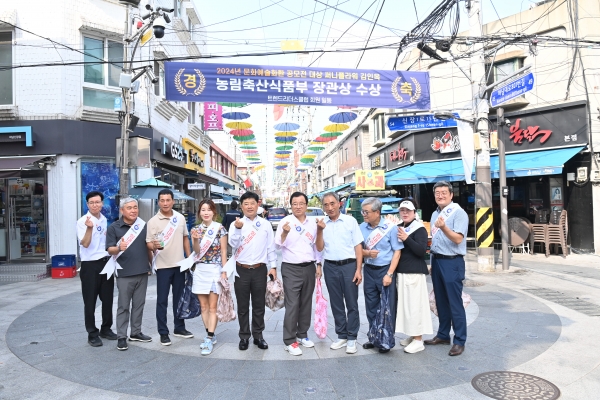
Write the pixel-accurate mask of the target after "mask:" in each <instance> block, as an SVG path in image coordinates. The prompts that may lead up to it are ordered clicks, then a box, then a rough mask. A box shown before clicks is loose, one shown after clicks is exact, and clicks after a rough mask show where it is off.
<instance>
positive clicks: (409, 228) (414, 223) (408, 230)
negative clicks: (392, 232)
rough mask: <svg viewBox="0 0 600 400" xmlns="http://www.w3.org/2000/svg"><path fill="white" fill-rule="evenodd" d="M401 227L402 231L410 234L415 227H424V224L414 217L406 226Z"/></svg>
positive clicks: (413, 231)
mask: <svg viewBox="0 0 600 400" xmlns="http://www.w3.org/2000/svg"><path fill="white" fill-rule="evenodd" d="M401 228H402V229H404V232H406V233H407V234H408V235H409V236H410V235H412V234H413V233H415V231H416V230H417V229H419V228H425V225H423V223H422V222H421V221H419V220H418V219H416V218H415V219H413V221H412V222H411V223H410V224H408V226H403V227H401Z"/></svg>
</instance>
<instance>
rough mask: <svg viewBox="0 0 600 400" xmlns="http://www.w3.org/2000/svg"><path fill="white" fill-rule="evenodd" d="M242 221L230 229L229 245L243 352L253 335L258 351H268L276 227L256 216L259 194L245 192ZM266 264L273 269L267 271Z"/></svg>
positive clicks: (240, 345) (238, 221) (275, 262)
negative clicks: (267, 317)
mask: <svg viewBox="0 0 600 400" xmlns="http://www.w3.org/2000/svg"><path fill="white" fill-rule="evenodd" d="M240 203H241V204H242V211H243V213H244V217H243V218H236V221H235V222H234V223H233V224H231V226H230V227H229V235H228V236H229V245H230V246H231V247H232V248H233V253H234V257H235V258H236V271H237V273H238V275H239V276H238V277H236V278H235V282H234V288H235V297H236V300H237V306H238V321H239V323H240V331H239V337H240V343H239V346H238V347H239V349H240V350H247V349H248V345H249V343H250V335H251V334H252V337H253V338H254V344H255V345H257V346H258V348H259V349H263V350H265V349H268V348H269V345H268V344H267V342H266V341H265V340H264V339H263V335H262V332H263V331H264V329H265V292H266V291H267V276H268V275H269V274H271V275H273V278H274V279H275V278H277V269H276V267H277V255H276V254H275V242H274V240H273V227H272V226H271V224H270V223H269V221H267V220H266V219H264V218H262V217H259V216H257V215H256V213H257V211H258V195H257V194H256V193H252V192H246V193H244V194H243V195H242V196H241V197H240ZM267 264H269V266H270V269H269V271H268V272H267ZM250 298H252V332H250Z"/></svg>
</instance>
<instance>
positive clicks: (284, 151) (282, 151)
mask: <svg viewBox="0 0 600 400" xmlns="http://www.w3.org/2000/svg"><path fill="white" fill-rule="evenodd" d="M290 153H291V151H289V150H277V151H276V152H275V154H290Z"/></svg>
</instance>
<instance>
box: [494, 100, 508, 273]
mask: <svg viewBox="0 0 600 400" xmlns="http://www.w3.org/2000/svg"><path fill="white" fill-rule="evenodd" d="M496 117H497V123H498V161H499V167H500V236H501V238H502V270H504V271H507V270H508V268H509V265H510V260H509V257H510V255H509V253H508V204H507V203H508V201H507V197H508V186H506V154H505V148H504V125H506V120H505V119H504V108H502V107H499V108H498V109H497V110H496Z"/></svg>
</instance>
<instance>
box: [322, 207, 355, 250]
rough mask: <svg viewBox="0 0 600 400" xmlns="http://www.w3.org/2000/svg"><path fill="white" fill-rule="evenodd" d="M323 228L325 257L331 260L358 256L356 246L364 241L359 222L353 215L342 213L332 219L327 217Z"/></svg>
mask: <svg viewBox="0 0 600 400" xmlns="http://www.w3.org/2000/svg"><path fill="white" fill-rule="evenodd" d="M324 221H325V229H323V241H324V242H325V248H324V249H323V259H324V260H331V261H340V260H346V259H348V258H356V253H355V252H354V247H355V246H356V245H358V244H361V243H362V241H363V236H362V233H361V232H360V228H359V227H358V222H356V219H354V217H353V216H351V215H346V214H340V216H339V217H338V219H336V220H335V221H332V220H331V219H330V218H329V217H325V220H324Z"/></svg>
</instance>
